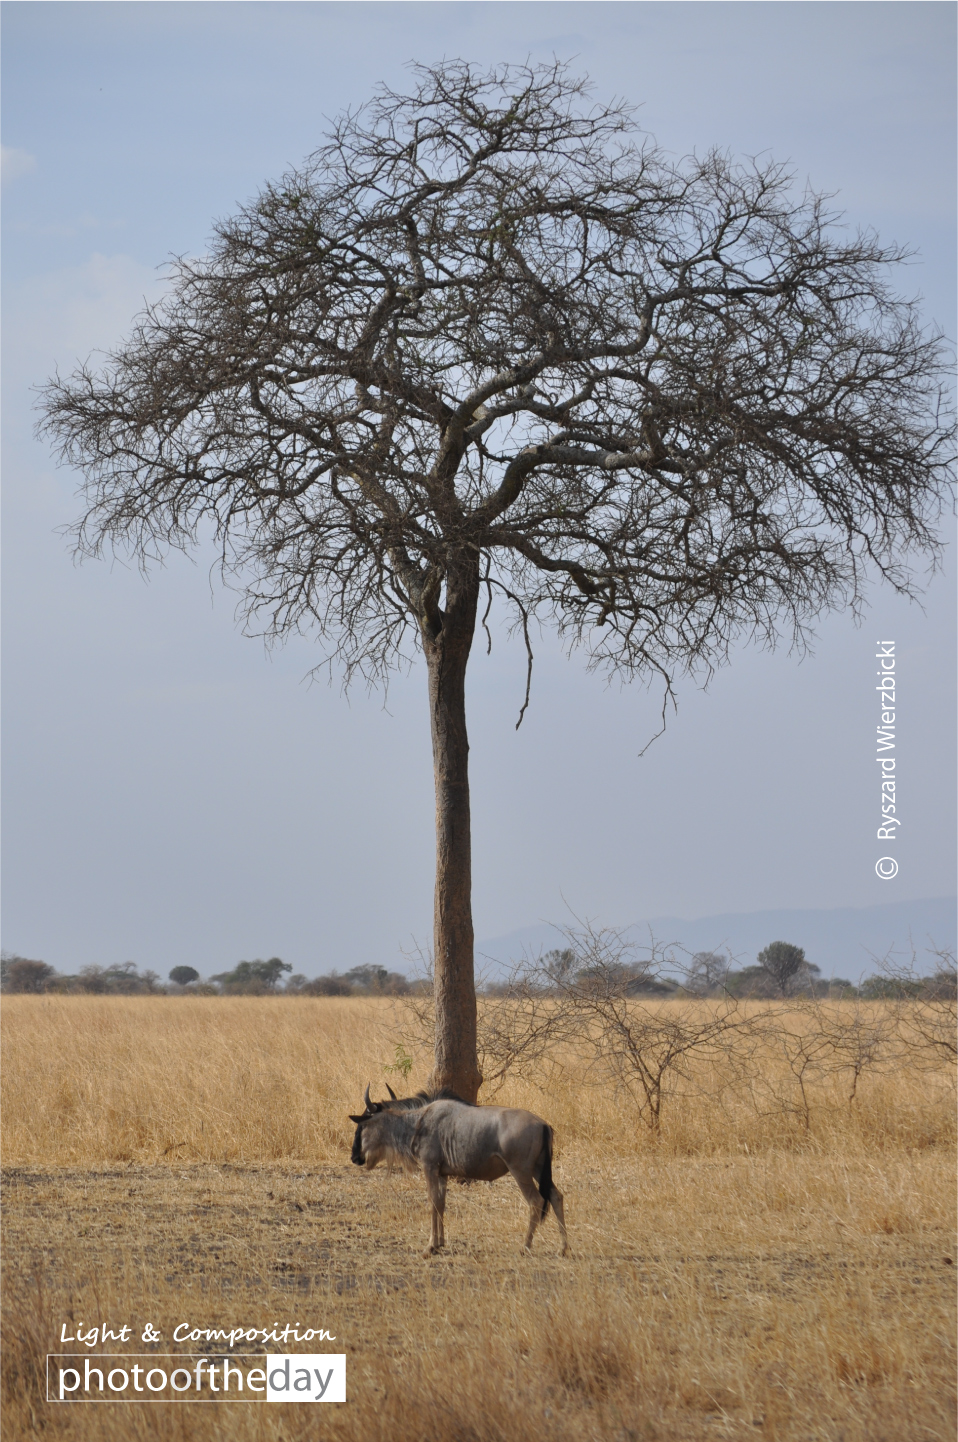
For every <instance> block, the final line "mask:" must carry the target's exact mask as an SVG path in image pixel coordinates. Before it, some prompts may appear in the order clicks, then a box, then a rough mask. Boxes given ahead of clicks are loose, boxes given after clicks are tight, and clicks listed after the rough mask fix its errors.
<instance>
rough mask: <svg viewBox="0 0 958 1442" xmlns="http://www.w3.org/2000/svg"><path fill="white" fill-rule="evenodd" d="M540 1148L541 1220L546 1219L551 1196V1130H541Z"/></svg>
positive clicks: (544, 1127)
mask: <svg viewBox="0 0 958 1442" xmlns="http://www.w3.org/2000/svg"><path fill="white" fill-rule="evenodd" d="M542 1148H543V1151H544V1153H545V1156H544V1159H543V1162H542V1173H541V1175H540V1177H539V1195H540V1196H541V1197H542V1203H543V1205H542V1220H543V1221H545V1219H546V1212H547V1211H548V1210H549V1198H550V1196H551V1195H552V1128H551V1127H550V1126H543V1128H542Z"/></svg>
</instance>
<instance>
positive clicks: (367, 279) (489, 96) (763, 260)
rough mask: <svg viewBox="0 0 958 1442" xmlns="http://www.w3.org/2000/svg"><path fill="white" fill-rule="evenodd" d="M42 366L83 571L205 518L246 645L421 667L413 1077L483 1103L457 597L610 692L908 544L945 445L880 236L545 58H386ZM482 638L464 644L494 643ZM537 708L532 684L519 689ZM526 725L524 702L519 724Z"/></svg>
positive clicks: (852, 601)
mask: <svg viewBox="0 0 958 1442" xmlns="http://www.w3.org/2000/svg"><path fill="white" fill-rule="evenodd" d="M413 70H414V80H413V83H412V86H411V91H410V93H409V94H406V95H398V94H395V93H393V92H391V91H389V90H387V89H385V88H382V89H381V90H380V92H379V94H378V96H377V98H376V99H375V100H374V101H373V102H372V103H371V104H370V105H368V106H366V107H364V108H362V109H359V110H356V111H353V112H351V113H349V114H347V115H346V116H345V117H344V118H342V119H341V120H340V121H339V122H338V123H337V124H336V126H335V128H334V130H333V132H332V135H331V137H330V138H329V140H328V142H327V144H326V145H324V146H323V148H322V149H320V150H318V151H316V152H315V153H314V154H313V155H312V156H311V157H310V158H309V159H308V160H307V161H306V162H305V164H304V165H303V166H302V167H301V168H300V169H298V170H291V171H289V172H288V173H287V174H286V175H285V176H284V177H283V178H282V179H281V180H280V181H278V182H277V183H275V184H271V185H268V186H266V188H265V189H264V190H263V191H262V193H261V194H260V195H259V197H258V198H256V199H255V200H254V201H252V203H250V204H249V205H247V206H245V207H244V208H243V209H241V210H240V211H239V212H238V214H237V215H236V216H235V217H233V218H232V219H229V220H226V221H223V222H221V223H219V224H218V225H217V226H216V229H215V232H214V236H213V239H212V241H211V243H210V246H209V248H208V250H207V252H206V253H205V254H204V255H202V256H200V257H198V258H197V259H195V260H186V259H181V260H178V261H177V262H176V263H175V265H174V267H173V271H172V276H171V288H170V292H169V294H168V296H167V297H166V299H165V300H164V301H162V302H161V303H160V304H159V305H158V306H156V307H152V308H149V309H147V310H146V311H145V312H144V313H143V314H142V315H141V316H140V317H139V319H138V321H137V322H136V324H135V326H134V329H133V332H132V335H131V338H130V340H129V341H128V343H127V344H126V345H124V346H122V347H121V348H120V349H119V350H117V351H116V353H115V354H113V355H111V356H109V357H108V358H107V360H106V363H105V365H104V366H103V367H102V368H100V369H93V368H90V367H89V366H85V367H83V368H81V369H80V370H79V371H77V373H76V374H75V375H73V376H72V377H70V378H68V379H65V380H61V379H60V378H59V377H57V378H56V379H54V380H53V381H51V382H50V384H49V385H48V386H47V388H46V391H45V394H44V399H43V405H44V409H45V417H46V419H45V422H44V425H45V427H46V431H47V433H48V434H49V435H50V436H51V437H52V439H53V440H54V442H55V444H56V446H57V447H58V450H59V453H60V455H61V457H62V459H63V460H64V461H67V462H69V463H71V464H73V465H76V466H78V467H79V468H80V469H81V470H82V472H83V473H84V477H85V488H84V510H83V515H82V518H81V519H80V521H79V523H78V526H77V529H76V542H77V548H78V550H79V552H80V553H82V554H90V555H99V554H101V553H102V552H104V551H105V550H109V549H111V548H116V549H117V550H119V551H121V552H122V551H129V552H132V554H133V555H134V556H135V557H136V558H137V560H138V561H139V562H140V564H141V565H143V566H144V567H148V566H149V565H150V564H152V563H159V562H160V561H161V559H162V557H163V555H164V554H165V553H166V552H167V551H168V550H169V549H170V548H180V549H189V548H191V547H193V546H194V545H195V544H197V542H198V541H199V540H200V539H201V538H203V537H205V536H212V537H213V538H215V543H216V546H217V550H218V552H219V556H220V558H221V562H222V567H223V570H224V573H225V575H226V576H227V577H231V578H233V579H234V580H235V581H236V582H237V583H238V585H239V587H240V590H241V593H242V595H243V598H244V599H243V606H244V609H245V613H246V616H247V618H248V620H249V622H250V624H251V625H253V626H254V628H256V629H258V630H260V631H261V632H262V633H264V634H266V635H267V636H271V637H274V638H275V637H283V636H286V635H289V634H291V633H296V632H299V631H301V630H315V632H316V633H317V634H318V635H319V637H321V638H322V639H323V641H324V642H325V643H326V659H328V660H329V661H330V662H333V661H338V662H340V663H341V664H342V666H343V668H344V673H345V678H346V680H347V681H348V680H349V679H350V678H351V677H354V676H357V675H358V676H360V677H361V678H363V679H364V680H366V681H377V680H382V679H384V678H385V677H386V675H387V674H388V673H389V671H390V670H391V669H392V668H394V667H396V666H403V665H404V664H405V663H406V662H407V661H408V660H409V659H410V658H411V656H412V655H413V654H415V653H417V652H421V653H422V655H423V656H424V658H425V661H426V669H427V672H428V683H429V711H430V724H431V730H432V747H433V762H434V776H435V790H436V882H435V893H434V896H435V909H434V938H435V940H434V959H435V1004H436V1028H435V1062H434V1069H433V1072H432V1076H431V1081H430V1084H431V1085H432V1086H433V1087H434V1088H441V1087H444V1086H445V1087H451V1088H452V1089H453V1090H455V1091H456V1092H457V1093H458V1094H459V1095H461V1096H463V1097H465V1098H466V1099H467V1100H468V1101H475V1099H476V1097H477V1095H478V1091H479V1086H480V1084H481V1081H482V1077H481V1074H480V1070H479V1062H478V1055H477V1048H476V993H475V982H474V958H473V923H472V861H471V832H470V802H469V772H468V752H469V745H468V740H467V735H466V701H465V680H466V667H467V664H468V661H469V655H470V651H471V648H472V642H473V637H474V635H475V629H476V625H477V623H479V618H480V609H479V607H480V600H485V602H486V603H487V606H486V612H485V614H484V615H483V617H482V622H481V624H483V625H484V624H485V621H486V616H487V615H488V610H489V607H491V606H492V605H493V603H495V604H496V605H498V606H501V607H502V608H503V609H504V613H505V616H506V618H507V621H508V622H509V623H510V624H511V625H512V626H513V627H514V628H515V629H517V630H518V631H519V632H520V633H521V634H522V635H523V636H524V638H525V642H526V646H527V649H528V656H529V664H530V667H531V659H532V651H531V647H530V645H529V642H530V635H531V634H533V633H534V623H536V622H539V623H547V622H553V623H554V624H555V625H556V626H557V628H558V631H559V633H560V634H561V635H562V636H563V637H564V638H565V640H566V642H567V643H568V645H569V646H570V647H572V646H577V645H582V646H584V648H585V650H586V653H587V655H588V658H589V661H590V664H592V665H593V666H596V667H601V668H604V669H605V670H607V671H609V672H611V673H613V674H617V675H619V676H621V677H623V678H626V679H628V678H631V677H639V678H642V677H644V678H646V679H649V678H655V677H658V678H660V680H661V682H662V684H663V686H664V688H665V691H666V695H669V694H671V691H672V684H673V680H674V678H675V677H676V676H677V675H679V674H681V673H683V672H692V673H698V674H699V675H701V676H702V677H703V678H706V679H707V677H708V676H709V675H710V674H711V672H712V671H713V669H714V667H715V666H716V665H718V664H720V663H721V662H723V661H725V660H727V659H728V655H729V651H730V648H731V647H732V646H733V645H734V644H736V643H738V642H740V641H744V640H747V639H749V638H752V639H755V640H757V641H759V642H760V643H761V644H762V645H764V646H766V647H768V646H771V645H773V644H774V643H775V642H776V641H777V640H778V639H780V638H781V637H784V638H785V639H786V640H787V641H790V642H792V643H794V644H796V645H797V646H798V647H799V648H801V646H802V645H803V644H804V643H805V641H806V640H807V638H808V637H809V635H810V634H811V628H812V627H813V625H814V623H815V621H816V619H817V618H818V617H820V616H822V615H823V614H824V613H825V612H827V611H828V610H830V609H833V608H850V609H851V610H853V611H857V610H858V609H860V607H861V606H862V604H863V602H864V598H865V595H866V593H867V591H868V588H869V586H870V584H871V582H872V581H873V580H875V579H882V580H884V581H886V582H888V583H889V584H890V585H891V586H892V587H893V588H894V589H895V590H896V591H898V592H899V593H901V594H904V595H911V594H914V592H915V589H916V583H915V579H914V564H913V563H914V562H915V561H916V560H917V561H919V562H921V563H923V564H924V563H930V564H932V565H933V564H934V562H935V560H936V557H937V553H938V536H937V530H938V521H939V518H940V514H941V507H942V503H943V501H944V500H945V498H946V497H947V496H948V495H949V494H950V465H951V462H952V458H953V454H954V446H953V438H952V432H951V428H950V424H949V417H948V386H949V384H950V371H949V370H948V363H947V357H946V356H945V355H944V353H943V350H942V345H941V338H940V336H939V335H938V334H937V333H936V332H934V331H933V330H926V329H925V328H924V327H923V325H922V323H921V319H920V316H919V313H918V310H917V307H916V304H915V303H913V302H910V301H908V300H905V299H902V298H901V297H900V296H899V295H898V294H897V292H896V291H895V289H894V280H895V276H896V275H897V271H896V267H897V266H899V265H900V263H901V262H902V261H904V260H905V259H906V258H907V256H908V252H907V251H906V250H904V249H902V248H901V247H898V246H894V245H892V246H887V245H882V244H880V243H879V241H878V240H877V238H876V237H875V236H874V235H872V234H870V233H858V234H850V233H848V232H846V231H844V230H842V229H841V228H840V227H839V226H838V225H837V224H836V223H835V222H836V220H837V219H838V218H839V217H837V216H836V215H835V214H834V213H831V212H830V211H829V209H828V207H827V206H826V204H825V202H824V200H823V199H822V197H820V196H817V195H815V194H814V193H813V192H812V191H810V190H808V189H805V190H796V188H795V187H794V184H793V177H792V176H791V175H790V174H789V172H788V170H787V169H786V168H785V167H783V166H782V165H779V164H776V163H775V162H773V161H772V160H770V159H768V158H764V157H760V158H758V159H752V160H748V161H745V162H742V163H740V164H736V163H734V162H733V161H732V160H731V159H730V158H729V157H728V156H727V155H725V154H724V153H723V152H721V151H719V150H715V151H712V152H709V153H708V154H705V155H701V156H697V155H693V156H690V157H687V158H686V159H684V160H680V161H673V160H672V159H671V158H670V157H669V156H668V154H667V153H666V152H664V151H662V150H659V149H658V148H657V147H656V146H655V145H654V144H653V143H652V142H651V141H650V140H649V138H648V137H647V136H642V135H640V133H639V131H638V127H637V125H636V123H635V121H634V118H633V116H632V113H631V111H630V110H629V109H628V107H626V106H624V105H619V104H615V105H597V104H592V103H591V102H590V101H589V99H588V90H589V87H588V85H587V84H586V83H585V82H584V81H582V80H580V79H577V78H575V77H574V76H572V75H571V74H570V73H569V71H568V70H567V68H566V67H565V66H563V65H562V64H560V63H558V62H556V63H554V64H547V65H527V66H507V65H503V66H499V67H497V68H495V69H494V70H491V71H489V72H488V73H482V72H480V71H479V70H477V69H476V68H474V67H472V66H470V65H469V64H467V63H465V62H463V61H458V60H453V61H447V62H443V63H442V64H439V65H436V66H434V67H431V68H430V67H425V66H419V65H417V66H414V67H413ZM488 634H489V635H490V636H491V633H488ZM527 702H528V686H527V690H526V697H525V702H524V703H523V707H522V710H523V711H524V710H525V703H527ZM520 719H521V712H520Z"/></svg>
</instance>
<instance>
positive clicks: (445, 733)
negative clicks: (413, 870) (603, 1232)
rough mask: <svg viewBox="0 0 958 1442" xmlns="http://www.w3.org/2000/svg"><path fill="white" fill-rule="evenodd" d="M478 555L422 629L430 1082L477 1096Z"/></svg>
mask: <svg viewBox="0 0 958 1442" xmlns="http://www.w3.org/2000/svg"><path fill="white" fill-rule="evenodd" d="M478 600H479V566H478V560H477V561H476V563H475V564H474V565H473V564H471V563H469V562H467V563H466V565H465V566H464V567H463V570H462V572H461V573H460V574H458V575H457V576H455V577H452V576H449V577H447V580H446V608H445V610H444V611H442V612H440V613H439V615H440V617H441V622H440V624H439V625H438V626H431V627H429V628H428V630H427V629H426V628H424V630H423V650H424V651H425V653H426V663H427V666H428V670H429V715H430V723H431V726H432V757H433V769H434V772H435V780H436V900H435V917H434V949H435V963H434V964H435V986H436V1058H435V1067H434V1070H433V1073H432V1076H431V1077H430V1079H429V1084H430V1086H431V1087H434V1088H438V1087H450V1088H451V1089H452V1090H453V1091H454V1092H456V1093H458V1095H459V1096H461V1097H462V1098H463V1099H464V1100H465V1101H470V1102H474V1101H475V1100H476V1097H477V1095H478V1092H479V1087H480V1086H481V1085H482V1075H481V1073H480V1071H479V1064H478V1059H477V1056H476V982H475V972H474V956H473V931H472V843H471V836H470V817H469V741H468V739H467V736H466V665H467V663H468V660H469V651H470V648H471V646H472V637H473V633H474V631H475V627H476V607H477V604H478Z"/></svg>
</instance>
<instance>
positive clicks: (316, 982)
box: [0, 941, 955, 1001]
mask: <svg viewBox="0 0 958 1442" xmlns="http://www.w3.org/2000/svg"><path fill="white" fill-rule="evenodd" d="M934 955H936V956H937V957H938V964H937V967H936V969H935V970H934V971H932V972H931V973H929V974H928V975H919V973H918V971H917V970H916V967H915V965H914V964H912V965H910V966H907V967H902V966H895V965H892V964H891V963H890V962H889V961H888V960H887V959H886V960H885V961H883V962H882V961H880V962H879V963H878V971H877V972H876V973H874V974H873V975H872V976H869V977H867V978H866V979H865V980H864V981H862V982H861V984H860V985H858V986H855V985H854V984H853V983H852V982H851V981H848V980H846V979H845V978H843V977H823V976H822V975H821V969H820V968H819V967H818V966H816V965H815V963H814V962H810V961H808V960H807V959H806V956H805V952H804V951H803V949H802V948H801V947H800V946H795V945H793V944H792V943H791V942H786V941H773V942H771V943H770V944H769V945H768V946H766V947H765V948H764V949H763V950H762V951H760V952H759V953H758V956H757V958H756V962H755V965H753V966H745V967H741V968H738V969H736V968H735V966H734V963H733V959H732V958H731V957H730V956H728V955H726V954H723V953H721V952H716V951H698V952H695V953H694V954H693V955H692V956H691V957H690V958H689V959H687V960H685V961H682V962H677V961H676V959H675V956H674V955H671V956H670V957H669V958H668V961H667V962H666V963H665V964H663V959H662V956H661V954H660V953H659V952H658V951H657V949H656V948H654V947H653V949H652V956H653V957H654V962H650V961H649V960H648V959H642V960H635V959H626V954H625V952H623V953H621V955H620V956H617V958H616V959H615V960H614V961H609V960H608V959H607V958H603V960H602V963H601V965H598V964H596V963H595V961H592V962H591V964H590V961H589V959H584V958H583V957H582V955H581V954H580V953H579V952H578V951H577V950H575V949H573V948H571V947H569V948H565V949H561V950H553V951H548V952H546V953H544V955H542V956H541V957H539V958H537V959H536V961H535V964H534V966H533V967H532V968H531V970H530V969H529V968H528V967H527V968H526V969H525V975H526V980H527V982H528V980H529V978H530V977H531V976H533V975H534V977H535V984H536V987H537V989H538V990H539V991H541V992H542V993H543V994H548V993H549V992H554V991H561V990H565V989H567V988H569V987H570V986H573V987H575V988H577V989H578V990H580V991H588V990H589V988H590V986H592V987H593V989H594V987H595V985H596V984H597V983H598V982H599V980H600V979H601V982H602V984H603V985H604V986H606V987H608V986H609V985H614V986H615V988H616V990H617V991H618V992H619V993H620V994H621V995H622V996H623V997H625V998H628V997H646V998H651V997H662V998H665V997H676V998H686V997H703V998H705V997H713V998H717V997H723V996H727V997H731V998H733V999H735V1000H748V999H765V1000H775V999H780V998H783V997H800V996H804V997H808V998H819V999H829V998H831V999H833V1000H835V999H838V1000H840V999H843V998H845V999H849V1000H862V1001H882V1000H908V999H913V1000H922V999H927V998H929V997H936V996H940V995H951V994H953V993H954V990H955V974H954V969H953V967H952V966H950V965H949V964H947V962H943V961H942V959H941V957H940V956H938V954H937V953H935V954H934ZM286 973H293V968H292V966H291V965H290V964H289V962H287V961H283V960H282V958H281V957H278V956H271V957H270V958H269V959H268V960H266V961H262V960H256V961H240V962H238V963H237V964H236V966H234V967H233V969H232V970H231V971H221V972H216V973H215V974H214V975H212V976H210V977H208V978H206V979H204V978H203V977H201V976H200V973H199V972H198V971H197V970H196V968H195V967H192V966H174V967H173V968H172V970H171V971H170V972H169V979H168V982H165V983H164V982H163V981H162V980H161V978H160V976H159V974H158V973H157V972H155V971H151V970H149V969H147V970H145V971H142V972H141V971H140V970H139V969H138V967H137V965H136V963H135V962H132V961H127V962H123V963H122V964H120V963H115V964H114V965H112V966H106V967H103V966H85V967H82V968H81V969H80V971H78V972H77V973H76V974H65V973H62V972H58V971H57V970H56V969H55V968H54V967H52V966H50V965H48V963H47V962H45V961H34V960H31V959H30V958H28V957H24V956H18V955H16V954H15V953H12V952H3V953H2V955H0V990H2V991H4V992H27V993H30V992H32V993H58V992H59V993H64V992H66V993H71V992H73V993H84V992H85V993H89V994H92V995H98V996H104V995H108V996H138V995H167V996H182V995H186V994H190V995H193V996H367V997H368V996H413V997H415V996H419V995H426V994H428V993H430V991H431V981H430V980H429V978H428V977H419V978H413V979H410V978H408V977H406V976H405V975H403V973H402V972H398V971H388V970H387V969H386V967H384V966H371V965H364V966H354V967H352V968H350V970H349V971H347V972H344V973H340V972H338V971H331V972H329V973H328V974H327V975H325V976H317V977H312V978H310V977H306V976H303V975H302V974H301V973H299V972H296V973H293V974H291V975H289V976H286ZM514 987H515V977H512V978H511V979H510V980H508V981H499V982H496V981H491V982H488V983H486V985H485V986H484V987H482V988H481V991H482V992H483V993H484V994H485V995H486V996H488V997H502V996H504V995H506V994H507V993H509V992H510V991H512V990H514Z"/></svg>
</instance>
